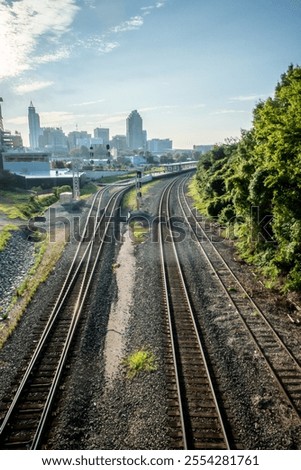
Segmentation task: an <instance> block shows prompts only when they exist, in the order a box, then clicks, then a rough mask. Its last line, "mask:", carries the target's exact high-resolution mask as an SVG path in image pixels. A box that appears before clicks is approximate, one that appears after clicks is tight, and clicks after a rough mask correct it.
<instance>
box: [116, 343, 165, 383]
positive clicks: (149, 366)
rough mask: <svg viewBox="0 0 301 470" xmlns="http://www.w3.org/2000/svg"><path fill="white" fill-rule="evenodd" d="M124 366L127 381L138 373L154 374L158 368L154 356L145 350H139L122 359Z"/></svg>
mask: <svg viewBox="0 0 301 470" xmlns="http://www.w3.org/2000/svg"><path fill="white" fill-rule="evenodd" d="M124 364H125V366H126V367H127V370H128V371H127V376H128V378H129V379H132V378H133V377H135V376H136V375H137V374H139V373H140V372H154V371H155V370H157V368H158V366H157V364H156V357H155V355H154V354H153V353H152V352H151V351H148V350H146V349H140V350H139V351H136V352H134V353H132V354H130V355H129V356H128V357H127V358H126V359H124Z"/></svg>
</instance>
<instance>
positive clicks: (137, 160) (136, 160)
mask: <svg viewBox="0 0 301 470" xmlns="http://www.w3.org/2000/svg"><path fill="white" fill-rule="evenodd" d="M124 158H125V159H126V160H128V161H130V162H131V163H132V165H134V166H140V165H145V164H146V159H145V158H144V157H141V156H140V155H129V156H126V157H124Z"/></svg>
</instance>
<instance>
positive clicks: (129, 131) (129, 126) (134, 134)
mask: <svg viewBox="0 0 301 470" xmlns="http://www.w3.org/2000/svg"><path fill="white" fill-rule="evenodd" d="M126 144H127V147H128V148H129V149H130V150H138V149H141V148H143V147H144V145H143V144H144V135H143V130H142V118H141V116H140V114H139V113H138V111H137V110H136V109H135V110H134V111H132V112H131V114H130V115H129V116H128V118H127V120H126Z"/></svg>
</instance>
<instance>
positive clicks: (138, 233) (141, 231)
mask: <svg viewBox="0 0 301 470" xmlns="http://www.w3.org/2000/svg"><path fill="white" fill-rule="evenodd" d="M130 229H131V235H132V240H133V241H134V242H135V243H143V242H144V241H145V240H146V239H147V237H148V234H149V229H148V227H144V226H143V224H142V223H140V222H131V223H130Z"/></svg>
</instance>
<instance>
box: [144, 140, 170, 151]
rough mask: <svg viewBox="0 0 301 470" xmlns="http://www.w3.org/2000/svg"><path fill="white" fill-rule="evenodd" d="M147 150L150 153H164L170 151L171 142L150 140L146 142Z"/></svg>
mask: <svg viewBox="0 0 301 470" xmlns="http://www.w3.org/2000/svg"><path fill="white" fill-rule="evenodd" d="M147 149H148V151H149V152H152V153H164V152H168V151H170V150H172V140H170V139H151V140H148V141H147Z"/></svg>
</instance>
